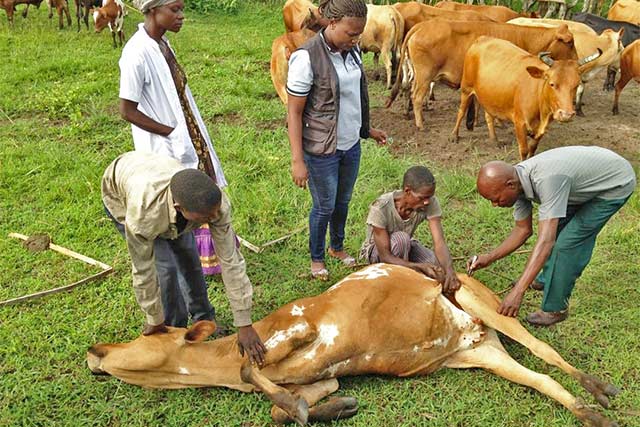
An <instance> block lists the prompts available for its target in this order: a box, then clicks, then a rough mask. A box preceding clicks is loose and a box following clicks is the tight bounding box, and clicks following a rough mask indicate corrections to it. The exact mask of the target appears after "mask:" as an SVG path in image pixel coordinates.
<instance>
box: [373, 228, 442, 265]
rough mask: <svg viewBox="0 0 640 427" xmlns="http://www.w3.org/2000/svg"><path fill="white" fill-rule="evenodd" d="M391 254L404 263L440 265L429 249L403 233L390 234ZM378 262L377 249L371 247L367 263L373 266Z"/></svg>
mask: <svg viewBox="0 0 640 427" xmlns="http://www.w3.org/2000/svg"><path fill="white" fill-rule="evenodd" d="M390 237H391V253H392V254H393V255H394V256H396V257H398V258H402V259H403V260H405V261H410V262H420V263H422V262H428V263H430V264H435V265H440V263H439V262H438V258H436V254H435V253H433V251H432V250H431V249H429V248H426V247H424V246H423V245H422V243H420V242H418V241H417V240H414V239H412V238H411V236H409V234H408V233H405V232H404V231H396V232H395V233H391V236H390ZM376 262H380V256H379V254H378V248H377V247H375V246H374V247H373V250H372V251H371V255H369V263H371V264H375V263H376Z"/></svg>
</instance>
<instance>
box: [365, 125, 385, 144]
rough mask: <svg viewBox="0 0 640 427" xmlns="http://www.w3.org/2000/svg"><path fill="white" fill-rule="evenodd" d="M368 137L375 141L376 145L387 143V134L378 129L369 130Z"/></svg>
mask: <svg viewBox="0 0 640 427" xmlns="http://www.w3.org/2000/svg"><path fill="white" fill-rule="evenodd" d="M369 137H370V138H373V139H375V140H376V142H377V143H378V145H385V144H386V143H387V133H386V132H385V131H383V130H380V129H375V128H371V129H369Z"/></svg>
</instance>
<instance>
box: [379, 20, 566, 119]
mask: <svg viewBox="0 0 640 427" xmlns="http://www.w3.org/2000/svg"><path fill="white" fill-rule="evenodd" d="M483 35H485V36H490V37H496V38H500V39H504V40H508V41H510V42H511V43H513V44H515V45H516V46H519V47H521V48H522V49H524V50H526V51H527V52H531V53H535V54H537V53H538V52H542V51H549V52H551V56H552V57H553V58H555V59H577V57H578V56H577V54H576V51H575V48H574V45H573V35H572V34H571V33H570V32H569V29H568V28H567V26H566V25H563V26H560V27H558V28H533V27H518V26H517V25H511V24H503V23H497V22H454V21H443V20H440V19H435V20H432V21H429V22H423V23H420V24H417V25H416V26H415V27H414V28H412V29H411V31H410V32H409V34H407V37H406V38H405V40H404V43H403V45H402V53H401V57H400V64H404V61H405V58H406V60H407V61H409V62H410V63H411V67H410V68H412V70H413V85H412V90H411V102H412V104H413V114H414V117H415V122H416V126H417V127H418V129H424V119H423V112H422V106H423V104H424V100H425V97H426V95H427V91H428V89H429V86H430V84H431V83H432V82H434V81H437V80H442V81H444V82H445V83H446V84H447V85H449V86H451V87H453V88H458V87H459V86H460V79H461V77H462V65H463V63H464V55H465V53H466V52H467V50H468V49H469V47H470V46H471V44H472V43H473V42H474V41H476V40H477V39H478V37H480V36H483ZM400 71H401V70H398V77H397V79H396V83H395V85H394V86H393V89H392V91H391V96H390V98H389V100H388V101H387V104H386V106H387V107H389V106H391V104H392V103H393V101H394V99H395V98H396V97H397V96H398V93H399V92H400V88H401V86H402V81H401V79H400ZM407 112H408V108H407Z"/></svg>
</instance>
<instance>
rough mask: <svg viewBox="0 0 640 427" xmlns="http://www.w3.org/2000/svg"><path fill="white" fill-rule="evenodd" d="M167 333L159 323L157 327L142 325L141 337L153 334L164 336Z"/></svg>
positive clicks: (165, 328) (162, 324)
mask: <svg viewBox="0 0 640 427" xmlns="http://www.w3.org/2000/svg"><path fill="white" fill-rule="evenodd" d="M167 332H169V330H168V329H167V327H166V326H165V324H164V323H160V324H159V325H149V324H148V323H145V324H144V328H143V329H142V335H144V336H148V335H153V334H164V333H167Z"/></svg>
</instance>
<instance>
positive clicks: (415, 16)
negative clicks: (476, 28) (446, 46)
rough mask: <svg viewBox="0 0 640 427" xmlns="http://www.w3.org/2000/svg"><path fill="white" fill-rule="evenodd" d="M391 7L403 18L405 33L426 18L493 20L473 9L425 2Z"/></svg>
mask: <svg viewBox="0 0 640 427" xmlns="http://www.w3.org/2000/svg"><path fill="white" fill-rule="evenodd" d="M393 7H394V8H395V9H396V10H397V11H398V12H400V15H402V19H404V34H405V36H404V37H405V39H406V35H407V33H408V32H409V30H411V28H413V27H414V26H415V25H416V24H419V23H421V22H424V21H426V20H428V19H435V18H440V19H448V20H450V21H487V22H495V21H494V20H493V19H491V18H489V17H488V16H486V15H483V14H481V13H477V12H473V11H465V10H461V11H451V10H445V9H441V8H438V7H433V6H427V5H426V4H422V3H418V2H415V1H410V2H407V3H396V4H394V5H393Z"/></svg>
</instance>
